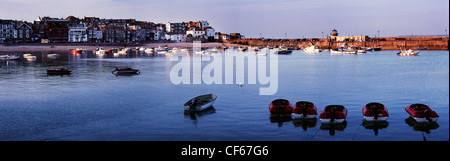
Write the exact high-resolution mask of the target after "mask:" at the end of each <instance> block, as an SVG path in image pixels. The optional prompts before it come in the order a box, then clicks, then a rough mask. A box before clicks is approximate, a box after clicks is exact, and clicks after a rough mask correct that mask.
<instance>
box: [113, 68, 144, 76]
mask: <svg viewBox="0 0 450 161" xmlns="http://www.w3.org/2000/svg"><path fill="white" fill-rule="evenodd" d="M112 73H113V74H115V75H127V74H128V75H134V74H139V73H141V72H140V71H139V69H133V68H116V70H114V71H112Z"/></svg>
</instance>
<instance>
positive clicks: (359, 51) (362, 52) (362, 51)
mask: <svg viewBox="0 0 450 161" xmlns="http://www.w3.org/2000/svg"><path fill="white" fill-rule="evenodd" d="M364 53H366V50H357V52H356V54H364Z"/></svg>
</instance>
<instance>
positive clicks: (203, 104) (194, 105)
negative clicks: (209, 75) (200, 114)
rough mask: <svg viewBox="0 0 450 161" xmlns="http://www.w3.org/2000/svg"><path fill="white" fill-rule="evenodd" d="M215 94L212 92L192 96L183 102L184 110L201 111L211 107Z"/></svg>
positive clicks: (215, 97)
mask: <svg viewBox="0 0 450 161" xmlns="http://www.w3.org/2000/svg"><path fill="white" fill-rule="evenodd" d="M216 99H217V96H216V95H214V94H205V95H201V96H197V97H194V98H192V99H190V100H189V101H187V102H186V103H185V104H184V110H187V111H202V110H205V109H208V108H209V107H212V105H213V104H214V102H215V101H216Z"/></svg>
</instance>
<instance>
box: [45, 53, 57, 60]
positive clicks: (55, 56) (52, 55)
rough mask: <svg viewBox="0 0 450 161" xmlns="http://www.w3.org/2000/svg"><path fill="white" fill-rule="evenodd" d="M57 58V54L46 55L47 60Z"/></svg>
mask: <svg viewBox="0 0 450 161" xmlns="http://www.w3.org/2000/svg"><path fill="white" fill-rule="evenodd" d="M58 57H59V54H48V55H47V58H49V59H56V58H58Z"/></svg>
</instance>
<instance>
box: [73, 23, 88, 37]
mask: <svg viewBox="0 0 450 161" xmlns="http://www.w3.org/2000/svg"><path fill="white" fill-rule="evenodd" d="M68 41H69V42H87V41H88V34H87V27H86V25H85V24H84V23H79V24H69V39H68Z"/></svg>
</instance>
